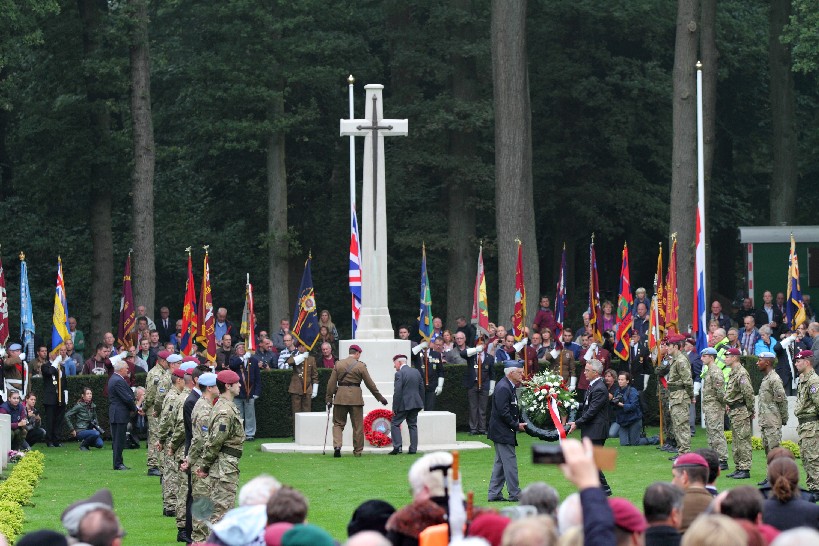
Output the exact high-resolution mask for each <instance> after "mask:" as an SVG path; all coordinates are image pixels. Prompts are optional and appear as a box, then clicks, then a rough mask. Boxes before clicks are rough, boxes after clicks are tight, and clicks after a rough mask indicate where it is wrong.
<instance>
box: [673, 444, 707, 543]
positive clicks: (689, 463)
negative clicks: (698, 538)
mask: <svg viewBox="0 0 819 546" xmlns="http://www.w3.org/2000/svg"><path fill="white" fill-rule="evenodd" d="M671 474H672V476H673V478H672V480H671V483H673V484H674V485H676V486H677V487H679V488H680V489H682V490H683V491H684V492H685V493H684V495H683V508H682V523H681V524H680V532H681V533H684V532H685V531H687V530H688V527H689V526H690V525H691V523H692V522H693V521H694V520H695V519H697V516H699V515H700V514H702V513H703V512H705V510H706V509H707V508H708V506H709V505H710V504H711V501H712V500H713V498H714V497H712V496H711V493H709V492H708V490H707V489H706V488H705V484H706V483H707V481H708V461H706V460H705V458H704V457H703V456H702V455H698V454H696V453H686V454H685V455H680V456H679V457H677V460H675V461H674V466H673V467H672V468H671Z"/></svg>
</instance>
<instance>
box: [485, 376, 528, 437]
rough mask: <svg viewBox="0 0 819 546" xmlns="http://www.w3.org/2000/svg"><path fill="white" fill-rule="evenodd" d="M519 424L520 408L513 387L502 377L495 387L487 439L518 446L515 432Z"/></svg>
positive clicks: (506, 378) (507, 379)
mask: <svg viewBox="0 0 819 546" xmlns="http://www.w3.org/2000/svg"><path fill="white" fill-rule="evenodd" d="M520 423H521V420H520V408H519V407H518V399H517V397H516V396H515V386H514V385H513V384H512V382H511V381H509V378H508V377H504V378H503V379H501V380H500V381H498V383H497V384H496V385H495V394H494V395H493V396H492V414H491V415H490V416H489V430H488V433H489V434H487V437H488V438H489V439H490V440H492V441H493V442H495V443H498V444H511V445H518V439H517V432H518V424H520Z"/></svg>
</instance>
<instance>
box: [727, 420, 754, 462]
mask: <svg viewBox="0 0 819 546" xmlns="http://www.w3.org/2000/svg"><path fill="white" fill-rule="evenodd" d="M728 416H729V417H730V418H731V430H733V431H734V432H733V440H732V444H733V452H734V466H735V467H736V470H751V457H752V449H753V448H752V447H751V415H750V414H749V413H748V410H747V409H746V408H744V407H741V408H739V409H735V410H731V411H730V412H729V413H728Z"/></svg>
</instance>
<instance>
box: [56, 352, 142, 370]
mask: <svg viewBox="0 0 819 546" xmlns="http://www.w3.org/2000/svg"><path fill="white" fill-rule="evenodd" d="M126 356H128V353H127V352H126V351H122V352H121V353H119V354H118V355H114V356H112V357H111V358H110V359H109V360H111V366H113V365H114V364H116V363H117V362H122V361H123V360H125V357H126ZM58 358H59V357H58Z"/></svg>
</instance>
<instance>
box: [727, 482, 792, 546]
mask: <svg viewBox="0 0 819 546" xmlns="http://www.w3.org/2000/svg"><path fill="white" fill-rule="evenodd" d="M763 500H764V499H763V497H762V493H760V492H759V491H757V490H756V489H754V488H753V487H752V486H750V485H743V486H740V487H736V488H734V489H731V490H730V491H728V494H727V495H725V498H724V499H723V501H722V503H720V513H721V514H723V515H726V516H728V517H731V518H734V519H744V520H747V521H749V522H751V523H753V524H754V525H756V527H757V529H758V530H759V532H760V533H762V536H763V538H764V539H765V542H766V543H770V542H771V541H772V540H773V539H775V538H776V536H777V535H778V534H779V531H777V530H776V529H775V528H774V527H772V526H770V525H768V524H766V523H762V502H763Z"/></svg>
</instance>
